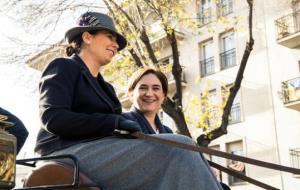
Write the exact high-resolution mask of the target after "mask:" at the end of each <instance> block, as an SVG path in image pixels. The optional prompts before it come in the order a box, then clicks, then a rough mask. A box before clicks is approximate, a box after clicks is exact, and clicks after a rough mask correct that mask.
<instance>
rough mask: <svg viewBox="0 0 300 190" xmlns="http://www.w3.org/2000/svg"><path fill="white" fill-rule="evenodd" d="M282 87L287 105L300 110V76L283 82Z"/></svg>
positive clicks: (283, 97)
mask: <svg viewBox="0 0 300 190" xmlns="http://www.w3.org/2000/svg"><path fill="white" fill-rule="evenodd" d="M281 89H282V99H283V103H284V104H285V106H287V107H289V108H291V109H295V110H298V111H300V77H297V78H294V79H291V80H288V81H284V82H282V83H281Z"/></svg>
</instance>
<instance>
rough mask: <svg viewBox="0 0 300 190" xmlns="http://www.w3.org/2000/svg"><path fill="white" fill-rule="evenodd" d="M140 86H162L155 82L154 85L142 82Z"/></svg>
mask: <svg viewBox="0 0 300 190" xmlns="http://www.w3.org/2000/svg"><path fill="white" fill-rule="evenodd" d="M140 86H153V87H160V88H161V87H162V86H161V85H159V84H154V85H147V84H141V85H140Z"/></svg>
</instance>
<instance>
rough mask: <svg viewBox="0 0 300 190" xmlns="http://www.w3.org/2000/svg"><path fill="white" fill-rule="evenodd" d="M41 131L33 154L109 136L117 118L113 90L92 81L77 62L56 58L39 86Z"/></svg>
mask: <svg viewBox="0 0 300 190" xmlns="http://www.w3.org/2000/svg"><path fill="white" fill-rule="evenodd" d="M39 90H40V101H39V106H40V107H39V109H40V118H41V122H42V129H41V130H40V131H39V134H38V137H37V144H36V147H35V151H36V152H38V153H40V154H42V155H45V154H49V153H51V152H53V151H56V150H60V149H63V148H66V147H69V146H71V145H73V144H77V143H79V142H84V141H91V140H93V139H98V138H101V137H104V136H109V135H112V133H113V131H114V129H115V128H116V127H117V126H118V123H119V119H120V117H121V115H120V114H121V111H122V109H121V104H120V102H119V100H118V98H117V96H116V94H115V91H114V89H113V87H112V86H111V85H110V84H108V83H107V82H105V81H104V79H103V78H102V76H101V75H100V74H99V75H98V77H97V78H95V77H93V76H92V75H91V73H90V72H89V70H88V68H87V67H86V65H85V64H84V63H83V61H82V60H81V58H80V57H79V56H77V55H75V56H73V57H72V58H71V59H67V58H58V59H55V60H54V61H52V62H51V63H50V64H49V65H48V66H47V67H46V68H45V70H44V71H43V73H42V77H41V80H40V85H39Z"/></svg>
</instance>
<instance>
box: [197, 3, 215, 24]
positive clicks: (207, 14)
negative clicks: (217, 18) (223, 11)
mask: <svg viewBox="0 0 300 190" xmlns="http://www.w3.org/2000/svg"><path fill="white" fill-rule="evenodd" d="M199 10H200V11H199V14H198V17H199V20H200V24H201V26H203V25H206V24H208V23H210V22H211V18H212V17H211V16H212V15H211V0H200V9H199Z"/></svg>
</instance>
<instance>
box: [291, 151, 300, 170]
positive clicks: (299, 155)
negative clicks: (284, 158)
mask: <svg viewBox="0 0 300 190" xmlns="http://www.w3.org/2000/svg"><path fill="white" fill-rule="evenodd" d="M289 152H290V160H291V166H292V167H294V168H299V169H300V148H295V149H290V151H289Z"/></svg>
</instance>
